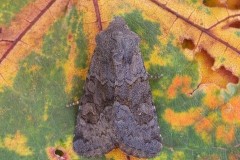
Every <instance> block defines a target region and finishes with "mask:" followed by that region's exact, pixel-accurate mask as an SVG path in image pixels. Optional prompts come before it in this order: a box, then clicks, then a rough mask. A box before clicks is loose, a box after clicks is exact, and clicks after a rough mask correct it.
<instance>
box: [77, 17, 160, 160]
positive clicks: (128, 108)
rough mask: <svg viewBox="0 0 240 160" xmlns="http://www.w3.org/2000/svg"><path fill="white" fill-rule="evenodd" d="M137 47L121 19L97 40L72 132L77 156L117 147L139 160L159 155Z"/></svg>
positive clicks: (153, 113) (157, 135) (145, 75)
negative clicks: (139, 159) (139, 158)
mask: <svg viewBox="0 0 240 160" xmlns="http://www.w3.org/2000/svg"><path fill="white" fill-rule="evenodd" d="M139 42H140V38H139V37H138V36H137V34H135V33H134V32H132V31H130V29H129V28H128V26H127V25H126V22H125V21H124V20H123V19H122V18H121V17H115V18H114V20H113V21H112V22H111V23H110V25H109V26H108V28H107V29H106V30H104V31H101V32H100V33H99V34H98V35H97V36H96V44H97V45H96V48H95V51H94V54H93V57H92V60H91V64H90V68H89V72H88V75H87V78H86V82H85V85H84V94H83V96H82V97H81V100H80V106H79V111H78V115H77V123H76V127H75V131H74V132H75V133H74V138H73V148H74V150H75V151H76V152H77V153H78V154H79V155H82V156H86V157H96V156H101V155H104V154H106V153H107V152H109V151H111V150H112V149H114V148H117V147H118V148H120V149H121V150H122V151H124V152H125V153H126V154H128V155H132V156H136V157H142V158H149V157H154V156H156V154H157V153H158V152H160V150H161V148H162V138H161V135H160V128H159V126H158V121H157V114H156V109H155V106H154V105H153V101H152V95H151V89H150V86H149V82H148V73H147V72H146V69H145V67H144V64H143V60H142V57H141V53H140V49H139Z"/></svg>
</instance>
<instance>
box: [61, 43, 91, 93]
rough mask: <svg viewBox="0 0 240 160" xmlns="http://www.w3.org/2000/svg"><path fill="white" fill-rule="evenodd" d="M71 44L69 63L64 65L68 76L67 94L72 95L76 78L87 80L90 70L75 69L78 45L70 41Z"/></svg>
mask: <svg viewBox="0 0 240 160" xmlns="http://www.w3.org/2000/svg"><path fill="white" fill-rule="evenodd" d="M70 43H71V49H70V53H69V55H68V61H67V62H66V63H65V65H64V70H65V74H66V86H65V92H67V93H70V91H71V89H72V80H73V77H74V76H76V75H77V76H79V77H81V78H82V79H85V78H86V76H87V71H88V68H85V69H79V68H75V67H74V65H73V64H74V63H75V62H74V61H75V59H76V57H77V54H76V47H77V46H76V43H75V42H74V41H70Z"/></svg>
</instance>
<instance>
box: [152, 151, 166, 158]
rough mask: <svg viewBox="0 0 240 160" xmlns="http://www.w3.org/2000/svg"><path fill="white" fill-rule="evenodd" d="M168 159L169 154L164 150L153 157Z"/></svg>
mask: <svg viewBox="0 0 240 160" xmlns="http://www.w3.org/2000/svg"><path fill="white" fill-rule="evenodd" d="M167 159H168V154H167V153H165V152H164V151H161V154H160V155H159V156H157V157H155V158H153V160H167Z"/></svg>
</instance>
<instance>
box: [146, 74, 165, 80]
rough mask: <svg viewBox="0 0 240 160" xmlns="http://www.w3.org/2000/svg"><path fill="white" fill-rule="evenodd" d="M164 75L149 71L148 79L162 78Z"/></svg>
mask: <svg viewBox="0 0 240 160" xmlns="http://www.w3.org/2000/svg"><path fill="white" fill-rule="evenodd" d="M162 77H163V74H155V75H151V74H149V73H148V79H154V80H156V79H161V78H162Z"/></svg>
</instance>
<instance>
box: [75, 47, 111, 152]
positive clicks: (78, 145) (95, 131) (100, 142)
mask: <svg viewBox="0 0 240 160" xmlns="http://www.w3.org/2000/svg"><path fill="white" fill-rule="evenodd" d="M101 55H102V53H101V51H100V50H99V49H98V48H96V50H95V52H94V55H93V57H92V63H91V65H90V69H89V74H88V76H87V78H86V82H85V85H84V95H83V96H82V97H81V101H80V107H79V112H78V115H77V123H76V127H75V132H74V133H75V136H74V139H73V148H74V150H75V151H76V152H77V153H78V154H79V155H83V156H85V157H95V156H101V155H104V154H106V153H107V152H109V151H110V150H112V149H113V148H115V145H114V141H113V139H115V138H114V137H115V132H114V130H113V127H112V126H113V119H112V111H113V110H112V109H113V108H112V104H111V101H112V99H113V98H112V96H113V94H112V91H113V89H114V88H113V87H110V86H109V84H108V83H107V79H106V74H105V73H104V72H106V71H100V72H99V69H101V68H106V66H103V65H104V64H102V63H99V62H100V61H101Z"/></svg>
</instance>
